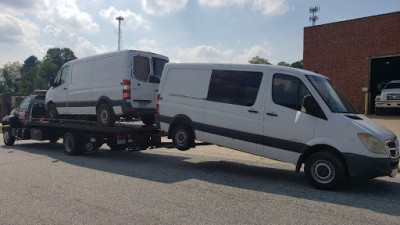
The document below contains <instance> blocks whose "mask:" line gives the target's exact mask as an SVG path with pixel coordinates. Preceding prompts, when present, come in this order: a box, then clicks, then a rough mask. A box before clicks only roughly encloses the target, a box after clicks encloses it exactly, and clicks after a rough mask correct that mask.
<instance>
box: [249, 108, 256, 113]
mask: <svg viewBox="0 0 400 225" xmlns="http://www.w3.org/2000/svg"><path fill="white" fill-rule="evenodd" d="M247 112H250V113H258V111H256V110H254V109H249V110H248V111H247Z"/></svg>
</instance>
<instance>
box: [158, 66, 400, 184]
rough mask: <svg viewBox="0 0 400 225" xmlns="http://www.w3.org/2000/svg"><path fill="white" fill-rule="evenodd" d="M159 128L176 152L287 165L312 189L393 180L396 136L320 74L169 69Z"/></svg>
mask: <svg viewBox="0 0 400 225" xmlns="http://www.w3.org/2000/svg"><path fill="white" fill-rule="evenodd" d="M158 99H159V101H158V105H157V110H158V116H157V120H158V122H159V124H160V127H161V130H164V131H167V132H168V137H169V138H172V140H173V142H174V143H175V145H176V146H177V148H178V149H180V150H187V149H189V148H191V147H194V146H195V142H194V140H195V139H197V140H201V141H205V142H209V143H213V144H217V145H221V146H225V147H228V148H233V149H237V150H240V151H244V152H248V153H252V154H256V155H260V156H265V157H268V158H272V159H276V160H280V161H284V162H289V163H292V164H294V165H296V171H299V170H300V169H301V167H302V164H305V167H304V172H305V175H306V178H307V180H308V181H309V182H310V183H311V184H312V185H314V186H315V187H317V188H321V189H333V188H336V187H338V186H340V185H341V184H343V183H345V181H347V180H348V178H356V177H360V178H374V177H378V176H392V177H393V176H395V174H396V173H397V168H398V163H399V157H400V156H399V142H398V139H397V137H396V135H395V134H394V133H392V132H391V131H390V130H388V129H386V128H384V127H382V126H381V125H379V124H378V123H376V122H374V121H372V120H370V119H369V118H368V117H366V116H364V115H362V114H359V113H358V112H357V111H356V109H355V108H354V107H353V106H352V104H351V103H350V102H349V101H348V100H347V99H346V97H345V96H344V95H343V94H342V93H341V92H340V91H339V90H338V89H337V88H336V87H335V85H333V84H332V82H331V81H330V80H329V79H328V78H326V77H324V76H322V75H319V74H316V73H312V72H309V71H305V70H299V69H293V68H289V67H279V66H267V65H229V64H226V65H223V64H173V63H169V64H166V66H165V68H164V72H163V75H162V76H161V83H160V90H159V96H158Z"/></svg>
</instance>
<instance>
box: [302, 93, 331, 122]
mask: <svg viewBox="0 0 400 225" xmlns="http://www.w3.org/2000/svg"><path fill="white" fill-rule="evenodd" d="M301 111H302V112H304V113H306V114H309V115H311V116H315V117H318V118H321V119H324V120H328V118H326V115H325V113H324V112H323V111H322V109H321V107H320V106H319V104H318V102H317V101H316V100H315V98H314V97H313V96H311V95H306V96H304V98H303V104H302V106H301Z"/></svg>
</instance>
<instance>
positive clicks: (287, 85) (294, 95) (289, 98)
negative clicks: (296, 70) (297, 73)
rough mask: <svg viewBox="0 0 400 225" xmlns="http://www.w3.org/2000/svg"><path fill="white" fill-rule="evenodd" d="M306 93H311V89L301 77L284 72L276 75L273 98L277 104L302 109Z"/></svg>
mask: <svg viewBox="0 0 400 225" xmlns="http://www.w3.org/2000/svg"><path fill="white" fill-rule="evenodd" d="M306 95H311V94H310V91H308V89H307V87H306V86H305V85H304V83H303V82H302V81H301V80H300V79H299V78H297V77H294V76H289V75H284V74H275V75H274V78H273V84H272V99H273V101H274V102H275V103H276V104H278V105H282V106H285V107H288V108H291V109H294V110H298V111H300V110H301V105H302V103H303V98H304V96H306Z"/></svg>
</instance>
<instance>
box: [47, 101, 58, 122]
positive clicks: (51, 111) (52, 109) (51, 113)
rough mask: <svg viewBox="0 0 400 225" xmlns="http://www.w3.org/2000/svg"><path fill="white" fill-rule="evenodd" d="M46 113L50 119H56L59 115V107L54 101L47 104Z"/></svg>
mask: <svg viewBox="0 0 400 225" xmlns="http://www.w3.org/2000/svg"><path fill="white" fill-rule="evenodd" d="M46 114H47V118H49V119H55V118H57V117H58V112H57V108H56V106H55V105H54V104H53V103H50V104H49V105H48V106H47V111H46Z"/></svg>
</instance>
